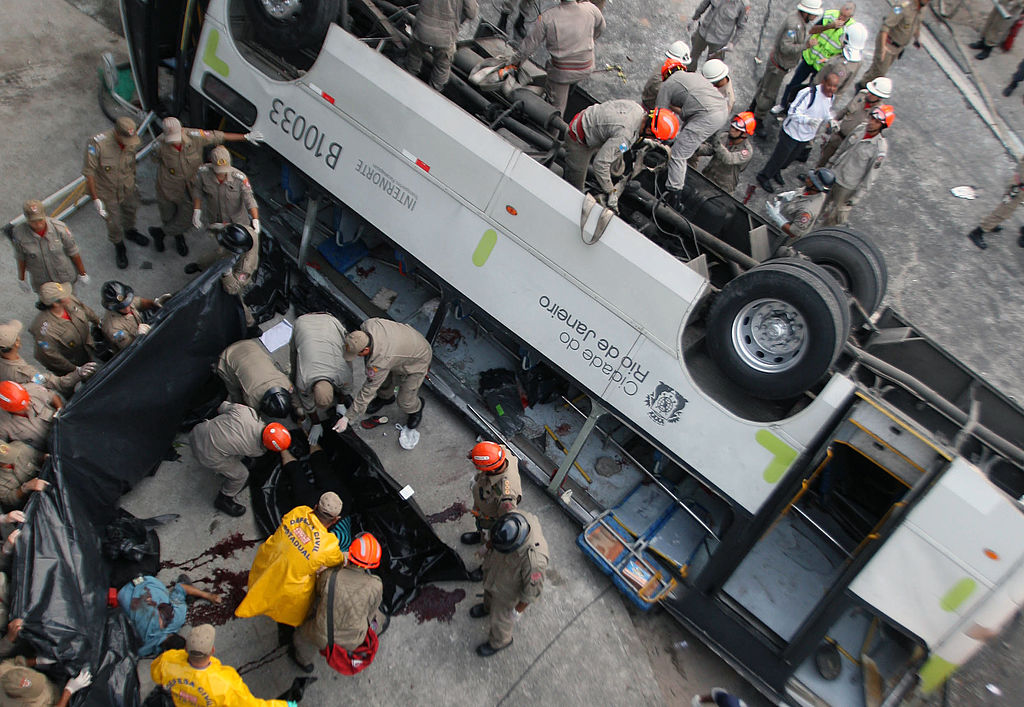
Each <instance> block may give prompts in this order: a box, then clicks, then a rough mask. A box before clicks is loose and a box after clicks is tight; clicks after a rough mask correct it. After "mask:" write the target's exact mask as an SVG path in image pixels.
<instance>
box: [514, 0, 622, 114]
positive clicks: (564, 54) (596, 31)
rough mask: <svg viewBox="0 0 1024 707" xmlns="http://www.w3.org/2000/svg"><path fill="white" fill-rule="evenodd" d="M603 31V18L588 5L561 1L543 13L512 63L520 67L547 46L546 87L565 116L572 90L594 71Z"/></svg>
mask: <svg viewBox="0 0 1024 707" xmlns="http://www.w3.org/2000/svg"><path fill="white" fill-rule="evenodd" d="M603 31H604V15H602V14H601V11H600V10H598V9H597V6H596V5H594V4H593V3H589V2H576V0H562V1H561V2H560V3H559V4H558V5H555V6H554V7H550V8H548V9H547V10H545V11H544V12H542V13H540V17H538V18H537V21H536V22H534V23H533V26H532V27H531V28H530V32H529V33H528V34H527V35H526V38H525V39H524V40H523V43H522V44H521V45H520V46H519V51H517V52H516V53H515V56H513V57H512V61H511V62H509V65H510V66H516V67H518V66H520V65H521V64H522V63H523V62H524V61H526V60H527V59H529V58H530V57H531V56H533V53H534V52H535V51H537V49H538V48H539V47H540V46H541V45H544V48H545V49H547V50H548V54H550V55H551V56H550V58H549V59H548V63H547V66H546V67H545V69H546V70H547V82H546V83H545V86H544V91H545V93H546V99H547V102H548V103H550V104H551V105H553V106H554V107H555V109H556V110H557V111H558V112H559V113H560V114H562V115H563V116H564V115H565V105H566V103H567V102H568V100H569V89H570V88H571V87H572V86H573V85H575V84H578V83H579V82H580V81H583V80H584V79H586V78H587V77H589V76H590V74H592V73H593V72H594V42H595V41H596V40H597V38H598V37H600V36H601V33H602V32H603Z"/></svg>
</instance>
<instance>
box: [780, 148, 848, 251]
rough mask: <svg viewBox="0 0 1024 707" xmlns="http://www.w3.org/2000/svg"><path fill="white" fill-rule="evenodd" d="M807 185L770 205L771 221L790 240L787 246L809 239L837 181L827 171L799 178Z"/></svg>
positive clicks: (782, 195)
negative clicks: (805, 238)
mask: <svg viewBox="0 0 1024 707" xmlns="http://www.w3.org/2000/svg"><path fill="white" fill-rule="evenodd" d="M799 176H800V178H801V180H802V181H803V182H804V188H803V190H801V191H787V192H783V193H781V194H778V195H777V200H774V201H770V202H768V218H769V219H770V220H771V221H772V223H774V224H775V225H776V226H778V227H779V228H781V229H782V230H783V231H784V232H785V233H786V235H788V236H789V240H787V241H786V242H787V243H792V242H793V241H795V240H796V239H797V238H801V237H803V236H806V235H807V234H808V233H809V232H810V230H811V229H812V228H814V223H815V222H816V221H817V220H818V216H819V214H821V208H822V207H823V206H824V205H825V197H826V196H828V190H829V189H831V188H832V185H833V184H835V181H836V178H835V175H834V174H832V170H830V169H828V168H827V167H822V168H821V169H815V170H812V171H811V172H809V173H807V174H801V175H799Z"/></svg>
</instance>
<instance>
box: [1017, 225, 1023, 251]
mask: <svg viewBox="0 0 1024 707" xmlns="http://www.w3.org/2000/svg"><path fill="white" fill-rule="evenodd" d="M1017 245H1019V246H1020V247H1021V248H1024V226H1021V227H1020V235H1019V236H1017Z"/></svg>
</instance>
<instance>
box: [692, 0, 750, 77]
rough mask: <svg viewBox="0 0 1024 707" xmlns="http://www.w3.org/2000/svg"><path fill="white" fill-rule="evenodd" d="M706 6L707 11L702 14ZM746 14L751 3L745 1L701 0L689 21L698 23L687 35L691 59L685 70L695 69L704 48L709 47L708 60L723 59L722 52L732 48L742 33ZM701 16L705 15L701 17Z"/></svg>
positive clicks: (745, 22)
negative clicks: (690, 33) (691, 32)
mask: <svg viewBox="0 0 1024 707" xmlns="http://www.w3.org/2000/svg"><path fill="white" fill-rule="evenodd" d="M708 8H710V12H708V13H707V14H706V15H705V14H704V13H705V12H706V11H707V10H708ZM748 14H750V4H749V3H748V2H747V0H704V1H703V2H702V3H701V4H700V5H698V6H697V9H696V11H694V13H693V17H692V18H691V22H694V23H696V22H697V21H698V20H700V22H699V23H698V24H697V29H696V31H694V33H693V34H692V35H691V36H690V51H691V56H692V58H693V62H692V63H691V64H690V67H689V68H688V69H687V71H694V70H696V68H697V62H699V61H700V55H701V54H703V53H704V50H705V49H707V50H708V59H725V53H726V52H727V51H729V50H730V49H732V47H733V45H734V44H735V43H736V40H737V39H738V38H739V36H740V35H741V34H743V28H744V27H746V26H747V15H748ZM701 15H704V17H703V19H701Z"/></svg>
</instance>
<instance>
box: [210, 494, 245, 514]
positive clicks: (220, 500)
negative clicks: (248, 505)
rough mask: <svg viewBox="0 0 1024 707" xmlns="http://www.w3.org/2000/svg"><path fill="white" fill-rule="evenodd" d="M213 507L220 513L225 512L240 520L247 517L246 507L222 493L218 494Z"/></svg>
mask: <svg viewBox="0 0 1024 707" xmlns="http://www.w3.org/2000/svg"><path fill="white" fill-rule="evenodd" d="M213 507H214V508H216V509H217V510H218V511H223V512H224V513H227V514H228V515H229V516H233V517H235V518H238V517H240V516H244V515H245V506H243V505H242V504H241V503H237V502H236V501H235V499H233V498H231V496H225V495H224V494H222V493H218V494H217V498H216V499H215V500H214V502H213Z"/></svg>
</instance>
